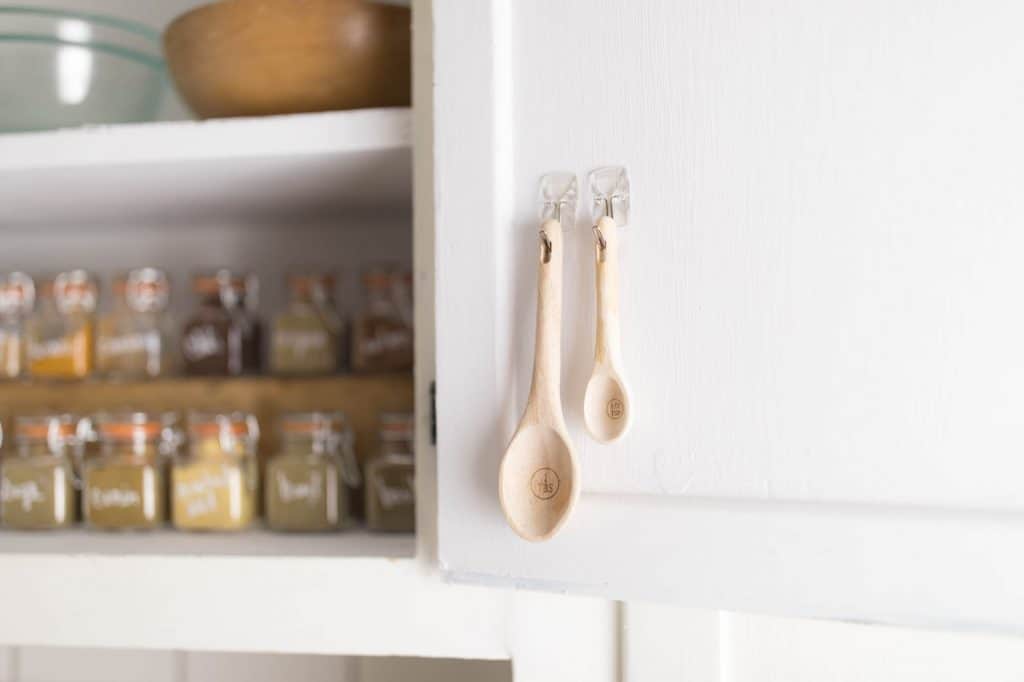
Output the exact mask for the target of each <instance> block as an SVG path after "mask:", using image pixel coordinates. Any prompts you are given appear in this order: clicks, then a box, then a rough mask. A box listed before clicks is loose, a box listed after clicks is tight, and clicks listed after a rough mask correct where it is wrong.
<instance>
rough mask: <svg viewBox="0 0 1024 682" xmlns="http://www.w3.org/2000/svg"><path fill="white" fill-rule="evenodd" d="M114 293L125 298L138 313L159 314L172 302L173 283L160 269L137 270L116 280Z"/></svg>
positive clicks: (130, 271)
mask: <svg viewBox="0 0 1024 682" xmlns="http://www.w3.org/2000/svg"><path fill="white" fill-rule="evenodd" d="M114 293H115V294H117V295H119V296H124V298H125V300H126V301H127V303H128V306H129V307H130V308H131V309H132V310H134V311H136V312H140V313H152V312H159V311H161V310H164V309H166V308H167V304H168V302H169V301H170V297H171V283H170V280H169V279H168V278H167V273H166V272H164V271H163V270H160V269H159V268H148V267H147V268H136V269H134V270H129V271H128V272H127V273H125V274H123V275H120V276H118V277H117V278H116V279H115V280H114Z"/></svg>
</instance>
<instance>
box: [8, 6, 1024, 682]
mask: <svg viewBox="0 0 1024 682" xmlns="http://www.w3.org/2000/svg"><path fill="white" fill-rule="evenodd" d="M82 4H83V8H85V7H86V5H88V7H89V8H92V9H96V8H98V7H107V8H111V7H115V6H116V7H118V8H120V10H121V11H124V12H126V13H128V14H130V15H133V16H134V17H135V18H137V19H138V18H148V20H149V21H151V22H152V23H154V24H161V23H164V22H166V21H167V20H168V19H169V18H170V17H172V16H174V15H175V14H176V13H177V12H179V11H180V10H181V9H183V8H184V7H186V6H188V5H190V4H196V3H192V2H191V1H190V0H182V1H181V2H174V3H170V2H168V3H160V4H159V6H158V7H156V6H154V5H153V4H152V3H148V4H140V3H134V2H118V1H117V0H90V2H89V3H84V2H83V3H82ZM413 10H414V11H413V21H414V64H415V72H416V73H415V78H414V106H413V108H412V110H406V109H371V110H359V111H349V112H332V113H323V114H300V115H293V116H280V117H266V118H258V119H234V120H217V121H209V122H204V123H197V122H193V121H188V120H183V119H184V118H185V117H184V116H183V114H182V112H181V111H180V110H176V109H175V107H173V106H171V107H170V108H169V109H168V111H167V112H166V118H167V119H168V120H165V121H160V122H156V123H150V124H140V125H126V126H112V127H109V128H87V129H77V130H65V131H56V132H45V133H37V134H26V135H9V136H0V228H2V229H3V237H4V252H3V254H4V255H3V261H4V264H5V267H9V268H13V267H19V268H26V269H31V268H32V267H34V265H33V264H34V263H39V264H46V267H47V268H48V269H52V268H56V267H59V266H60V264H59V263H57V262H55V259H57V258H58V257H57V256H55V255H54V254H55V253H60V254H62V255H60V256H59V259H66V260H67V261H68V263H67V264H68V265H74V264H76V262H75V261H76V259H77V260H78V261H81V262H83V263H84V264H89V265H90V266H91V267H93V268H95V269H98V270H99V271H100V272H101V273H105V272H107V271H110V270H112V269H113V268H116V267H123V266H124V265H126V264H129V263H136V262H142V261H147V260H153V261H154V262H155V263H156V264H158V265H163V266H164V267H166V268H168V269H169V270H170V271H171V274H172V275H173V276H174V277H175V280H176V281H178V282H182V283H183V282H184V275H186V274H187V273H188V272H189V271H191V270H193V269H195V268H201V267H202V266H204V265H234V266H238V267H247V268H254V269H256V270H257V272H258V273H259V274H260V276H261V277H262V278H263V279H264V280H265V281H266V282H267V283H268V286H267V296H266V297H265V300H266V302H267V306H266V308H267V309H270V310H272V309H274V307H275V306H276V305H278V303H279V301H278V300H275V297H276V296H279V295H280V292H278V291H276V290H275V287H274V286H273V283H274V281H275V279H279V278H280V276H281V275H282V274H283V272H284V271H285V269H286V268H287V267H288V266H289V265H291V264H293V263H295V262H308V263H313V264H320V265H324V266H332V267H337V268H340V269H342V270H348V271H349V272H351V271H354V270H358V268H359V267H360V266H361V265H362V264H364V263H367V262H373V261H375V260H379V259H394V258H395V257H396V255H397V257H398V259H399V260H404V262H406V263H409V264H411V266H412V269H413V272H414V286H415V328H416V362H415V371H414V376H412V377H408V376H405V377H396V376H386V377H373V376H363V377H349V376H337V377H331V378H328V379H323V380H317V381H311V382H307V383H304V382H294V381H289V382H278V381H272V380H259V379H240V380H232V381H231V382H228V383H229V384H230V386H229V387H227V388H225V385H219V384H218V385H217V386H214V385H212V384H207V383H203V382H191V383H190V382H182V386H184V388H182V386H177V387H171V388H168V389H167V390H170V391H177V393H176V395H178V396H179V399H181V400H185V401H188V402H192V401H195V402H198V403H202V402H203V401H207V400H212V399H214V398H216V397H217V395H218V391H221V390H227V391H229V392H231V393H232V394H233V395H235V396H237V397H238V400H240V401H243V402H245V401H251V404H264V403H266V401H268V400H271V397H268V396H275V395H276V396H278V397H280V396H281V395H287V396H291V397H290V398H288V400H289V401H296V402H306V401H308V400H311V399H312V398H313V397H315V396H323V395H330V396H332V400H336V401H337V403H336V404H335V405H332V406H333V407H338V408H344V409H345V410H347V411H349V412H350V413H351V414H352V415H353V417H354V418H355V419H356V420H357V431H358V434H357V436H358V437H359V438H360V439H361V440H364V439H366V438H369V439H372V437H373V436H372V428H373V427H372V419H373V417H374V415H375V413H376V411H378V410H381V409H408V408H410V407H413V408H414V409H415V414H416V424H417V437H416V468H417V474H416V493H417V500H418V507H417V510H418V515H417V532H416V535H415V536H412V535H408V536H379V535H373V534H369V533H363V532H359V531H355V532H348V533H343V534H338V535H313V536H296V537H285V536H279V535H272V534H269V533H265V532H261V531H253V532H249V533H244V534H239V535H234V536H230V537H227V536H221V535H180V534H172V533H170V532H167V533H156V534H149V535H145V536H143V535H101V534H94V533H85V532H79V531H75V532H70V531H69V532H67V533H60V534H55V535H44V536H32V535H24V534H10V533H0V605H2V608H3V609H4V610H5V612H7V613H11V614H17V617H16V618H14V617H12V618H6V619H0V642H3V643H6V644H12V645H18V644H37V645H48V646H76V647H83V646H85V647H89V646H96V647H132V648H144V649H182V650H231V651H250V652H271V651H273V652H293V653H302V652H308V653H323V654H340V655H354V656H385V655H389V656H422V657H432V658H442V657H452V658H469V659H503V660H504V659H510V660H512V661H513V673H514V677H515V679H516V681H517V682H520V680H523V681H525V680H530V682H535V681H539V680H554V679H587V680H609V681H610V680H615V679H629V680H634V679H635V680H644V679H650V678H649V677H645V675H644V671H645V670H650V669H651V668H653V667H654V666H655V665H656V663H652V664H650V665H649V666H648V667H647V668H645V667H644V661H646V660H652V661H656V660H657V654H658V651H655V649H660V650H661V653H662V654H664V652H665V651H666V650H668V648H669V645H666V646H660V647H654V646H650V644H649V642H648V643H646V644H645V642H643V641H641V640H640V639H638V638H635V637H634V638H633V639H632V640H630V639H629V637H627V638H626V642H625V644H622V642H621V641H620V640H619V638H618V636H619V635H620V634H622V633H621V626H622V625H623V624H625V625H627V626H628V627H629V628H630V632H633V633H640V634H641V635H643V634H650V635H652V637H654V636H655V635H657V636H658V637H662V638H665V637H674V636H675V633H676V632H680V633H682V634H684V635H686V636H687V637H692V639H690V640H688V641H689V642H691V643H692V642H696V645H695V646H703V645H702V644H701V641H702V640H701V639H700V638H701V636H702V634H701V633H703V634H705V635H706V634H707V632H709V631H710V630H711V629H713V628H714V627H717V626H715V625H714V624H713V623H712V622H711V621H712V620H714V618H717V616H714V617H708V618H707V622H704V621H703V620H702V618H704V616H699V617H696V619H695V620H694V621H692V622H690V623H688V624H687V625H686V627H690V628H691V629H690V630H686V631H685V632H683V630H682V629H680V630H673V631H669V630H667V629H665V628H664V627H662V626H661V625H658V623H660V622H662V621H661V620H660V619H659V618H658V617H657V616H656V615H651V616H650V617H649V618H648V617H647V616H645V614H648V615H650V614H656V611H657V608H658V607H657V606H651V607H644V606H637V607H635V608H634V607H633V606H625V607H620V606H618V605H616V604H614V603H613V602H612V601H611V600H630V601H632V600H639V601H646V602H653V603H655V604H678V605H684V606H692V607H704V608H709V609H727V610H741V611H751V612H758V613H765V614H773V615H785V616H812V617H825V618H835V619H841V620H856V621H870V622H888V623H897V624H905V625H922V626H937V627H952V628H983V629H989V630H1014V631H1016V630H1020V629H1021V626H1022V620H1021V615H1020V614H1021V613H1024V609H1021V608H1020V607H1021V606H1022V605H1024V591H1022V590H1021V588H1020V587H1018V585H1017V582H1018V581H1016V579H1015V578H1016V575H1017V574H1019V573H1020V571H1021V569H1024V553H1022V552H1021V550H1020V549H1019V547H1020V546H1021V544H1020V543H1019V542H1018V539H1021V538H1020V536H1021V533H1022V529H1021V526H1020V524H1019V523H1018V512H1019V511H1020V503H1019V495H1018V494H1017V488H1018V486H1017V483H1016V480H1017V478H1018V477H1019V474H1020V473H1021V465H1020V463H1019V451H1020V450H1021V449H1022V447H1024V429H1021V428H1020V426H1021V424H1022V423H1024V418H1022V415H1021V410H1020V409H1019V408H1018V405H1022V404H1024V389H1022V388H1021V387H1022V386H1024V381H1022V380H1021V378H1022V376H1021V375H1022V374H1024V362H1021V359H1020V357H1019V351H1018V349H1019V348H1021V347H1024V323H1022V322H1021V321H1020V319H1019V316H1015V315H1013V314H1012V310H1013V306H1014V304H1015V300H1016V292H1017V291H1019V290H1021V289H1024V270H1022V269H1021V268H1019V267H1018V263H1017V257H1016V251H1017V249H1016V247H1017V246H1019V245H1020V240H1021V237H1020V236H1019V235H1020V230H1019V229H1017V226H1016V222H1019V219H1020V218H1022V217H1024V216H1022V209H1021V206H1020V205H1019V201H1017V200H1016V198H1015V196H1016V195H1015V193H1014V188H1013V186H1012V185H1013V182H1014V180H1015V179H1014V178H1010V177H1007V176H1006V175H1005V174H1004V173H1003V170H1004V169H1005V168H1007V167H1012V165H1013V164H1012V163H1010V161H1011V160H1012V159H1013V158H1018V157H1019V156H1020V153H1019V152H1021V151H1024V137H1022V135H1021V132H1020V130H1019V126H1018V125H1016V123H1015V122H1016V121H1017V120H1019V119H1020V114H1021V113H1024V112H1022V111H1021V109H1022V100H1021V98H1020V97H1019V96H1017V94H1016V93H1015V92H1014V91H1013V89H1012V88H1008V87H1007V86H1006V84H1007V83H1012V82H1013V81H1014V79H1013V76H1014V73H1013V70H1012V65H1013V64H1015V63H1016V62H1018V61H1019V60H1017V59H1015V58H1016V57H1018V56H1020V55H1019V54H1018V53H1019V52H1020V51H1021V50H1022V49H1024V48H1022V46H1021V43H1020V41H1019V40H1017V36H1016V35H1015V33H1014V27H1015V26H1017V25H1019V21H1016V20H1017V19H1019V16H1017V14H1019V12H1018V11H1017V10H1016V9H1015V8H1014V6H1013V5H1012V3H1009V2H992V3H990V8H989V11H987V12H984V13H981V12H976V11H974V10H972V9H970V8H968V7H966V6H952V5H942V6H941V7H940V6H933V4H932V3H928V2H924V1H923V0H922V1H920V2H918V1H917V0H908V1H907V2H902V3H897V4H896V6H893V5H892V4H891V3H884V2H881V1H879V2H869V3H868V4H867V5H865V4H864V3H852V2H845V1H843V0H836V1H830V2H825V3H814V2H803V1H800V0H794V1H793V2H789V3H784V4H783V5H782V6H779V5H772V6H771V7H769V6H767V5H762V4H759V3H757V2H741V3H739V4H738V5H737V4H735V3H734V4H731V5H727V4H722V3H719V2H714V1H712V0H707V1H705V0H700V1H698V2H690V3H680V2H675V1H672V0H664V1H662V0H656V1H651V2H644V3H635V2H626V1H625V0H600V1H597V0H595V1H593V2H588V1H586V0H566V1H563V2H558V3H551V2H544V1H542V0H516V1H513V0H486V1H481V2H464V1H462V0H433V1H432V2H431V1H430V0H416V1H415V2H413ZM950 45H954V46H956V49H950V47H949V46H950ZM923 55H925V56H926V57H925V56H923ZM982 107H984V111H985V112H987V114H986V115H987V116H988V117H987V118H986V119H985V124H984V125H979V117H980V116H981V114H980V113H979V112H980V111H981V110H982ZM607 163H618V164H624V165H626V166H627V167H628V168H629V170H630V173H631V178H632V187H633V194H634V197H633V201H632V210H631V217H630V224H629V225H628V226H627V227H626V228H624V229H623V231H622V235H621V242H622V254H621V257H622V263H621V266H622V290H621V298H622V310H621V314H622V320H621V321H622V329H623V345H624V367H625V370H626V372H627V373H628V376H629V377H630V380H631V383H632V386H633V391H634V401H635V406H636V408H635V418H634V424H633V430H632V432H631V433H630V434H629V435H628V436H627V437H626V438H625V439H624V440H623V441H621V442H620V443H618V444H615V445H612V446H599V445H597V444H595V443H593V442H592V441H590V440H588V438H587V437H586V436H585V434H584V432H583V429H582V426H581V406H582V396H583V388H584V386H585V383H586V380H587V378H588V376H589V371H590V368H591V363H592V358H593V356H592V348H593V328H594V317H595V316H594V305H595V301H594V294H593V291H594V284H593V267H594V266H593V254H594V246H593V239H594V237H593V234H592V231H591V227H592V221H591V219H590V216H589V212H588V204H587V200H588V198H587V195H586V189H585V187H584V188H582V191H581V201H580V205H581V207H580V209H579V212H578V216H577V217H575V218H574V217H572V216H570V217H569V218H568V219H567V220H565V221H563V222H564V223H565V230H566V232H565V235H564V237H565V239H564V253H559V254H557V257H559V258H562V259H563V261H562V262H563V263H564V266H565V287H564V296H563V300H562V302H563V310H564V315H563V320H562V329H563V340H562V347H561V351H562V357H563V359H564V362H563V367H562V372H561V379H562V391H561V398H562V400H563V402H564V404H565V408H566V416H567V419H568V425H569V431H570V436H571V438H572V440H573V441H574V443H575V444H576V447H577V448H578V450H579V455H580V462H581V472H582V491H583V492H582V496H581V499H580V503H579V505H578V507H577V508H576V509H575V511H574V514H573V516H572V518H571V519H570V521H569V523H568V524H567V525H566V526H565V528H564V529H563V530H561V532H559V533H558V534H557V535H556V536H555V537H554V538H552V539H550V540H549V541H547V542H543V543H537V544H532V543H528V542H525V541H524V540H522V539H521V538H519V537H518V536H516V535H515V534H514V533H513V532H512V531H511V530H510V529H509V527H508V525H507V524H506V523H505V520H504V519H503V517H502V513H501V508H500V506H499V500H498V492H497V480H498V466H499V461H500V457H501V453H502V452H503V451H504V450H505V447H506V445H507V444H508V439H509V438H510V437H511V435H512V433H513V431H514V428H515V424H516V419H517V418H518V416H519V414H520V410H521V409H522V407H523V404H524V403H525V400H526V394H527V391H528V388H529V384H528V381H529V371H530V370H529V368H530V364H531V358H530V349H531V347H532V337H533V333H532V319H533V310H534V305H535V304H534V300H535V295H536V294H535V290H534V282H535V277H536V268H537V257H538V249H539V245H538V240H537V228H538V222H537V206H536V185H537V181H538V178H539V177H540V176H541V174H543V173H546V172H549V171H558V170H569V171H573V172H575V173H577V174H580V175H581V176H582V175H583V174H584V173H586V172H587V171H589V170H590V169H592V168H594V167H597V166H600V165H604V164H607ZM86 261H88V263H86ZM353 289H354V279H353V280H352V281H350V283H349V289H348V290H346V292H345V293H344V295H343V296H342V298H343V300H348V301H354V300H355V299H357V298H358V294H357V293H356V292H355V291H354V290H353ZM175 296H176V297H177V298H179V299H186V298H187V293H186V292H185V290H184V288H183V287H182V288H180V289H179V290H176V291H175ZM172 383H173V382H172ZM36 390H37V389H36V388H35V387H29V388H25V387H5V388H0V395H2V396H3V398H2V399H0V403H2V404H3V405H13V404H16V403H17V402H18V401H19V400H31V401H35V402H36V404H38V403H40V402H41V401H45V400H46V396H45V395H43V396H40V395H39V394H38V393H35V394H32V391H36ZM103 390H106V389H104V388H102V387H98V388H96V389H95V390H92V389H90V388H89V387H88V386H87V387H86V388H85V389H82V388H76V389H73V390H72V392H74V391H79V392H80V393H81V394H82V396H81V399H82V400H95V401H102V399H103V397H102V392H103ZM30 394H31V395H30ZM367 396H370V397H369V398H368V397H367ZM65 397H67V396H65ZM247 404H249V403H247ZM505 588H517V589H505ZM551 593H555V594H551ZM154 605H156V606H154ZM154 608H156V609H158V610H159V613H160V614H161V618H159V619H154V618H150V617H147V616H148V615H149V614H151V613H152V612H153V610H154ZM53 614H62V617H61V618H59V619H54V617H53ZM675 625H679V623H675ZM705 625H706V626H707V627H705ZM567 631H568V632H572V633H573V636H572V637H571V638H564V637H563V635H564V633H565V632H567ZM655 631H657V632H655ZM651 641H658V642H664V641H665V640H664V639H657V638H656V637H655V638H654V639H652V640H651ZM552 642H557V643H558V646H557V647H555V646H554V645H553V644H552ZM713 650H714V647H713V646H712V645H711V644H709V645H708V651H709V652H712V651H713ZM708 655H709V656H717V653H709V654H708ZM648 657H650V658H648Z"/></svg>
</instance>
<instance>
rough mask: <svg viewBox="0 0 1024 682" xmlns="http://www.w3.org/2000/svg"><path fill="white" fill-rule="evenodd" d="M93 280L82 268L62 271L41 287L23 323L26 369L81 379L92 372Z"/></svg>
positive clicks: (50, 376) (47, 376)
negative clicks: (35, 308) (27, 317)
mask: <svg viewBox="0 0 1024 682" xmlns="http://www.w3.org/2000/svg"><path fill="white" fill-rule="evenodd" d="M97 297H98V292H97V288H96V282H95V280H94V279H93V278H92V275H90V274H89V273H88V272H86V271H85V270H71V271H69V272H62V273H61V274H59V275H57V277H56V278H55V279H54V280H53V281H52V282H46V283H44V284H43V286H42V287H41V291H40V295H39V305H38V308H37V310H36V312H35V314H33V315H32V316H31V317H29V319H28V321H27V323H26V336H27V342H26V343H27V349H26V350H27V355H28V370H29V374H31V375H32V376H33V377H37V378H43V379H81V378H83V377H86V376H88V375H89V374H91V373H92V370H93V351H94V342H95V326H96V321H95V317H94V315H95V312H96V301H97Z"/></svg>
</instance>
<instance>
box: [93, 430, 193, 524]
mask: <svg viewBox="0 0 1024 682" xmlns="http://www.w3.org/2000/svg"><path fill="white" fill-rule="evenodd" d="M93 422H94V424H95V431H96V437H97V438H98V440H99V452H98V453H97V454H95V455H92V456H90V457H88V458H86V460H85V464H84V466H83V479H84V493H83V501H82V508H83V513H84V516H85V522H86V523H87V524H88V525H90V526H92V527H93V528H99V529H104V530H146V529H151V528H159V527H160V526H162V525H163V524H164V523H165V522H166V520H167V501H166V496H165V490H166V474H165V470H166V462H167V460H168V458H170V457H171V456H173V454H174V452H175V451H176V449H177V447H178V445H179V444H180V441H181V436H180V430H179V429H178V426H177V416H176V415H175V414H174V413H170V412H167V413H159V414H157V413H147V412H121V413H112V414H101V415H97V416H96V417H95V418H94V420H93Z"/></svg>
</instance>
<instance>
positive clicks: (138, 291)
mask: <svg viewBox="0 0 1024 682" xmlns="http://www.w3.org/2000/svg"><path fill="white" fill-rule="evenodd" d="M113 292H114V296H113V300H114V304H113V309H112V310H111V311H110V312H109V313H107V314H106V315H102V316H100V319H99V324H98V325H97V338H96V369H97V371H98V372H99V373H100V374H102V375H104V376H109V377H122V378H154V377H159V376H164V375H166V374H169V373H170V372H171V371H172V365H173V359H172V358H173V354H172V351H171V337H172V334H173V331H172V328H171V319H170V315H169V314H168V312H167V305H168V301H169V300H170V293H171V286H170V282H169V281H168V279H167V274H166V273H165V272H164V271H163V270H158V269H157V268H138V269H136V270H131V271H129V272H128V273H127V274H125V275H121V276H119V277H117V278H115V279H114V284H113Z"/></svg>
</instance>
